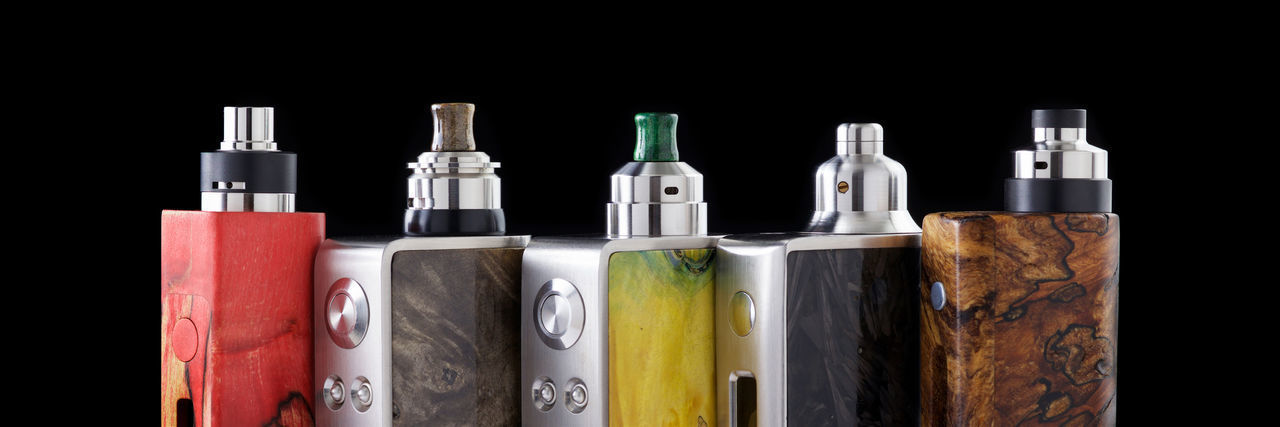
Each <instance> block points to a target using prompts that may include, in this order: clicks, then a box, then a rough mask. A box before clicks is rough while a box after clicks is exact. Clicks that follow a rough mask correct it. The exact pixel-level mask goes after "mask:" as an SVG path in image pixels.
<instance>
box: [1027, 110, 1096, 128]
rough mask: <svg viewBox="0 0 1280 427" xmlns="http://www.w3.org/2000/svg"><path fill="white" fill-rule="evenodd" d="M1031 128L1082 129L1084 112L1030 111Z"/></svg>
mask: <svg viewBox="0 0 1280 427" xmlns="http://www.w3.org/2000/svg"><path fill="white" fill-rule="evenodd" d="M1031 127H1033V128H1083V127H1085V110H1083V109H1072V110H1067V109H1062V110H1031Z"/></svg>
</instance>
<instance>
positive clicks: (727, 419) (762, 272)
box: [715, 233, 920, 425]
mask: <svg viewBox="0 0 1280 427" xmlns="http://www.w3.org/2000/svg"><path fill="white" fill-rule="evenodd" d="M900 247H910V248H918V247H920V233H901V234H861V235H858V234H817V233H762V234H744V235H731V236H726V237H725V238H722V239H720V242H719V245H718V246H717V247H716V257H717V262H718V263H719V265H718V266H717V268H716V291H715V293H716V325H717V326H716V374H715V375H716V400H717V403H716V409H717V413H718V414H719V417H718V418H719V420H720V422H721V423H726V424H725V425H742V424H740V423H741V422H742V420H736V419H735V417H736V416H737V411H736V410H734V408H735V406H733V405H734V404H735V402H734V400H735V399H736V397H735V396H732V393H733V392H734V388H733V385H734V384H735V383H736V381H737V380H738V379H739V378H741V377H753V378H755V380H756V420H757V422H758V425H785V424H786V408H787V400H786V399H787V394H786V384H787V382H786V360H787V354H786V349H787V346H786V343H787V342H786V324H787V322H786V301H787V299H786V298H787V296H786V277H787V271H786V269H787V255H788V254H790V253H792V252H797V251H812V250H833V249H860V248H900ZM739 293H746V294H749V295H750V296H751V298H752V300H753V302H754V305H755V321H754V322H753V323H754V325H753V327H752V329H751V333H750V334H747V335H746V336H743V335H741V334H739V333H738V332H737V331H735V330H734V328H733V327H732V322H733V320H732V319H733V317H734V314H735V313H734V312H735V310H737V308H736V307H735V305H734V304H735V303H734V299H735V298H736V297H737V295H738V294H739ZM720 325H726V326H720Z"/></svg>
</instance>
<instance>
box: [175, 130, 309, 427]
mask: <svg viewBox="0 0 1280 427" xmlns="http://www.w3.org/2000/svg"><path fill="white" fill-rule="evenodd" d="M274 117H275V110H274V109H272V108H270V107H226V108H224V109H223V141H222V145H221V147H219V149H218V151H215V152H209V153H201V154H200V194H201V203H200V209H201V210H199V211H173V210H166V211H164V212H163V213H162V214H161V217H160V218H161V220H160V221H161V222H160V224H161V225H160V236H161V237H160V266H161V267H160V268H161V269H160V301H161V303H160V304H161V315H160V319H161V320H160V323H161V330H160V334H161V335H160V352H161V356H160V384H161V385H160V387H161V391H160V399H161V400H160V425H162V426H174V425H179V426H183V425H197V426H221V425H229V426H242V425H266V424H274V425H286V426H293V425H311V424H312V423H313V418H312V414H313V412H314V411H313V409H314V408H313V405H312V403H313V401H311V400H310V399H309V398H308V397H307V396H309V395H310V393H308V392H307V391H308V390H309V386H310V385H311V383H312V379H311V375H312V366H311V357H312V349H311V336H312V333H311V324H312V322H311V280H312V276H311V272H312V270H311V266H312V262H314V261H315V256H316V248H317V247H319V246H320V242H321V241H322V240H324V214H322V213H314V212H294V194H295V193H297V181H296V180H297V175H296V174H295V171H296V170H297V162H298V160H297V159H298V157H297V155H296V154H294V153H289V152H284V151H280V149H279V147H278V145H277V144H276V142H275V137H274V131H273V129H274V124H275V121H274Z"/></svg>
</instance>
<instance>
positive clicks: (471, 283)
mask: <svg viewBox="0 0 1280 427" xmlns="http://www.w3.org/2000/svg"><path fill="white" fill-rule="evenodd" d="M474 109H475V107H474V106H473V105H471V104H436V105H432V106H431V111H432V114H433V115H434V118H435V139H434V140H433V142H432V144H431V150H430V151H427V152H425V153H422V155H420V156H418V161H417V162H416V163H410V164H409V168H410V169H412V170H413V174H412V175H411V176H410V177H409V208H408V210H407V211H406V212H405V227H404V233H405V235H406V236H409V237H403V238H383V239H374V238H371V239H329V240H326V241H325V242H324V244H323V245H321V247H320V251H319V254H317V255H316V263H315V287H314V292H315V318H316V325H315V343H316V344H315V351H316V353H315V357H316V368H315V387H314V388H313V390H314V391H315V393H317V394H316V401H317V402H323V403H322V404H321V403H318V404H317V405H316V406H317V408H316V413H317V416H316V419H317V421H318V424H320V425H392V424H395V425H428V424H469V425H512V424H515V423H517V422H518V421H519V414H520V409H519V407H518V406H517V405H518V403H517V401H516V400H517V399H518V398H519V397H520V396H523V394H522V393H519V392H518V390H517V389H518V384H517V383H516V380H517V377H518V369H519V357H520V351H519V348H518V347H517V345H518V339H519V338H518V334H519V330H518V328H519V327H520V321H519V320H518V319H517V318H516V313H517V312H518V307H517V305H518V304H519V286H520V256H521V253H522V252H523V249H524V246H525V244H526V243H527V242H528V239H529V238H528V236H503V235H502V234H503V233H504V232H505V228H506V227H505V221H504V218H503V214H502V206H501V194H500V192H499V179H498V176H497V175H496V174H495V173H494V169H496V168H497V167H498V166H499V164H498V163H496V162H490V161H489V156H488V155H486V154H485V153H483V152H480V151H475V149H476V146H475V140H474V138H473V136H472V132H471V117H472V113H473V112H474Z"/></svg>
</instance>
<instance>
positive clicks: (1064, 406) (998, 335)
mask: <svg viewBox="0 0 1280 427" xmlns="http://www.w3.org/2000/svg"><path fill="white" fill-rule="evenodd" d="M1119 267H1120V218H1119V217H1118V216H1116V215H1112V214H1031V213H1028V214H1020V213H1001V212H959V213H942V214H932V215H929V216H927V217H925V221H924V247H923V252H922V256H921V268H922V275H921V297H922V301H921V303H922V306H921V310H920V315H921V325H920V332H921V333H920V350H921V357H920V381H921V382H920V384H921V389H920V394H921V395H920V398H921V406H922V408H921V409H922V416H921V425H929V426H935V425H975V426H977V425H981V426H989V425H999V426H1015V425H1024V426H1026V425H1068V426H1073V425H1112V424H1115V412H1116V405H1115V393H1116V382H1115V378H1116V369H1115V367H1116V364H1115V361H1116V348H1117V343H1116V338H1117V336H1116V328H1117V315H1118V314H1117V304H1118V295H1119ZM934 282H941V283H942V285H943V288H944V289H945V291H946V302H945V304H944V305H943V307H942V309H941V310H934V308H933V306H932V304H931V303H930V291H931V288H932V284H933V283H934Z"/></svg>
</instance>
